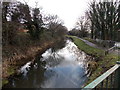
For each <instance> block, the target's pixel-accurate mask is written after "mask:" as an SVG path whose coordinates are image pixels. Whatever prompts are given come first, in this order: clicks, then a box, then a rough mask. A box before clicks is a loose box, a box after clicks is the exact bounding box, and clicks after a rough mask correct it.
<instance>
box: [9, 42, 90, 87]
mask: <svg viewBox="0 0 120 90" xmlns="http://www.w3.org/2000/svg"><path fill="white" fill-rule="evenodd" d="M58 46H59V45H58ZM39 57H40V58H37V59H36V60H35V62H34V64H32V65H31V62H28V63H27V64H26V65H24V66H23V67H21V69H20V72H21V74H20V75H19V76H17V77H13V78H11V79H10V83H9V84H8V85H7V87H9V88H81V87H82V86H83V85H84V83H85V81H86V80H87V75H86V73H87V59H88V57H89V56H88V55H86V54H85V53H84V52H82V51H81V50H79V49H78V48H77V46H76V45H75V44H74V43H73V42H72V41H70V40H66V42H65V45H64V47H62V48H61V49H57V50H53V48H50V49H48V50H46V51H45V52H44V53H43V54H42V55H40V56H39Z"/></svg>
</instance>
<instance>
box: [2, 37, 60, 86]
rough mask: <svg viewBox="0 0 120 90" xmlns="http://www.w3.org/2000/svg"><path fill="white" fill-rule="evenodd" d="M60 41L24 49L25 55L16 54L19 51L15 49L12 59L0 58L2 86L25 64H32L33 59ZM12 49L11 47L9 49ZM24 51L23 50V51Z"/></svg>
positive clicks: (51, 41)
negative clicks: (30, 62) (0, 60)
mask: <svg viewBox="0 0 120 90" xmlns="http://www.w3.org/2000/svg"><path fill="white" fill-rule="evenodd" d="M59 41H60V39H57V40H50V41H47V42H44V43H42V44H40V45H36V46H31V47H26V48H27V51H25V52H26V53H22V52H19V53H18V54H16V52H17V51H18V50H19V49H20V48H19V49H17V50H16V52H14V54H15V55H13V56H12V57H3V58H2V85H5V84H7V83H8V82H9V81H8V79H9V78H10V77H13V76H14V75H18V74H19V69H20V68H21V67H22V66H23V65H25V64H26V63H27V62H29V61H32V62H34V60H35V58H36V57H37V56H38V55H40V54H42V53H44V52H45V51H46V50H47V49H48V48H50V47H53V46H54V45H55V44H56V43H58V42H59ZM11 49H12V47H11ZM23 51H24V50H23Z"/></svg>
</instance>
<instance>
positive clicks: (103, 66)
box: [67, 36, 120, 85]
mask: <svg viewBox="0 0 120 90" xmlns="http://www.w3.org/2000/svg"><path fill="white" fill-rule="evenodd" d="M67 37H70V38H72V40H73V42H74V43H75V44H76V45H77V46H78V48H79V49H81V50H82V51H84V52H85V53H87V54H88V55H92V56H94V57H95V58H96V57H97V58H98V60H96V61H97V64H98V65H97V68H95V69H94V71H93V72H92V74H91V76H90V77H89V78H88V81H87V83H86V84H85V85H87V84H89V83H90V82H92V81H93V80H95V79H96V78H97V77H98V76H100V75H101V74H103V73H104V72H105V71H107V70H108V69H110V68H111V67H112V66H114V65H115V64H116V61H118V60H119V61H120V56H118V55H114V54H107V55H105V54H104V52H105V51H104V50H101V49H97V48H94V47H91V46H89V45H87V44H86V43H85V42H83V41H82V40H80V39H78V38H77V37H74V36H67Z"/></svg>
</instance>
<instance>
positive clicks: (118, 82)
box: [116, 61, 120, 90]
mask: <svg viewBox="0 0 120 90" xmlns="http://www.w3.org/2000/svg"><path fill="white" fill-rule="evenodd" d="M116 63H117V64H119V65H120V61H117V62H116ZM116 78H117V88H118V90H120V67H119V68H118V70H117V76H116Z"/></svg>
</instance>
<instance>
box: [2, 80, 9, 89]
mask: <svg viewBox="0 0 120 90" xmlns="http://www.w3.org/2000/svg"><path fill="white" fill-rule="evenodd" d="M8 82H9V81H8V80H7V79H3V80H2V86H3V85H5V84H7V83H8ZM2 86H1V87H2Z"/></svg>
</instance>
